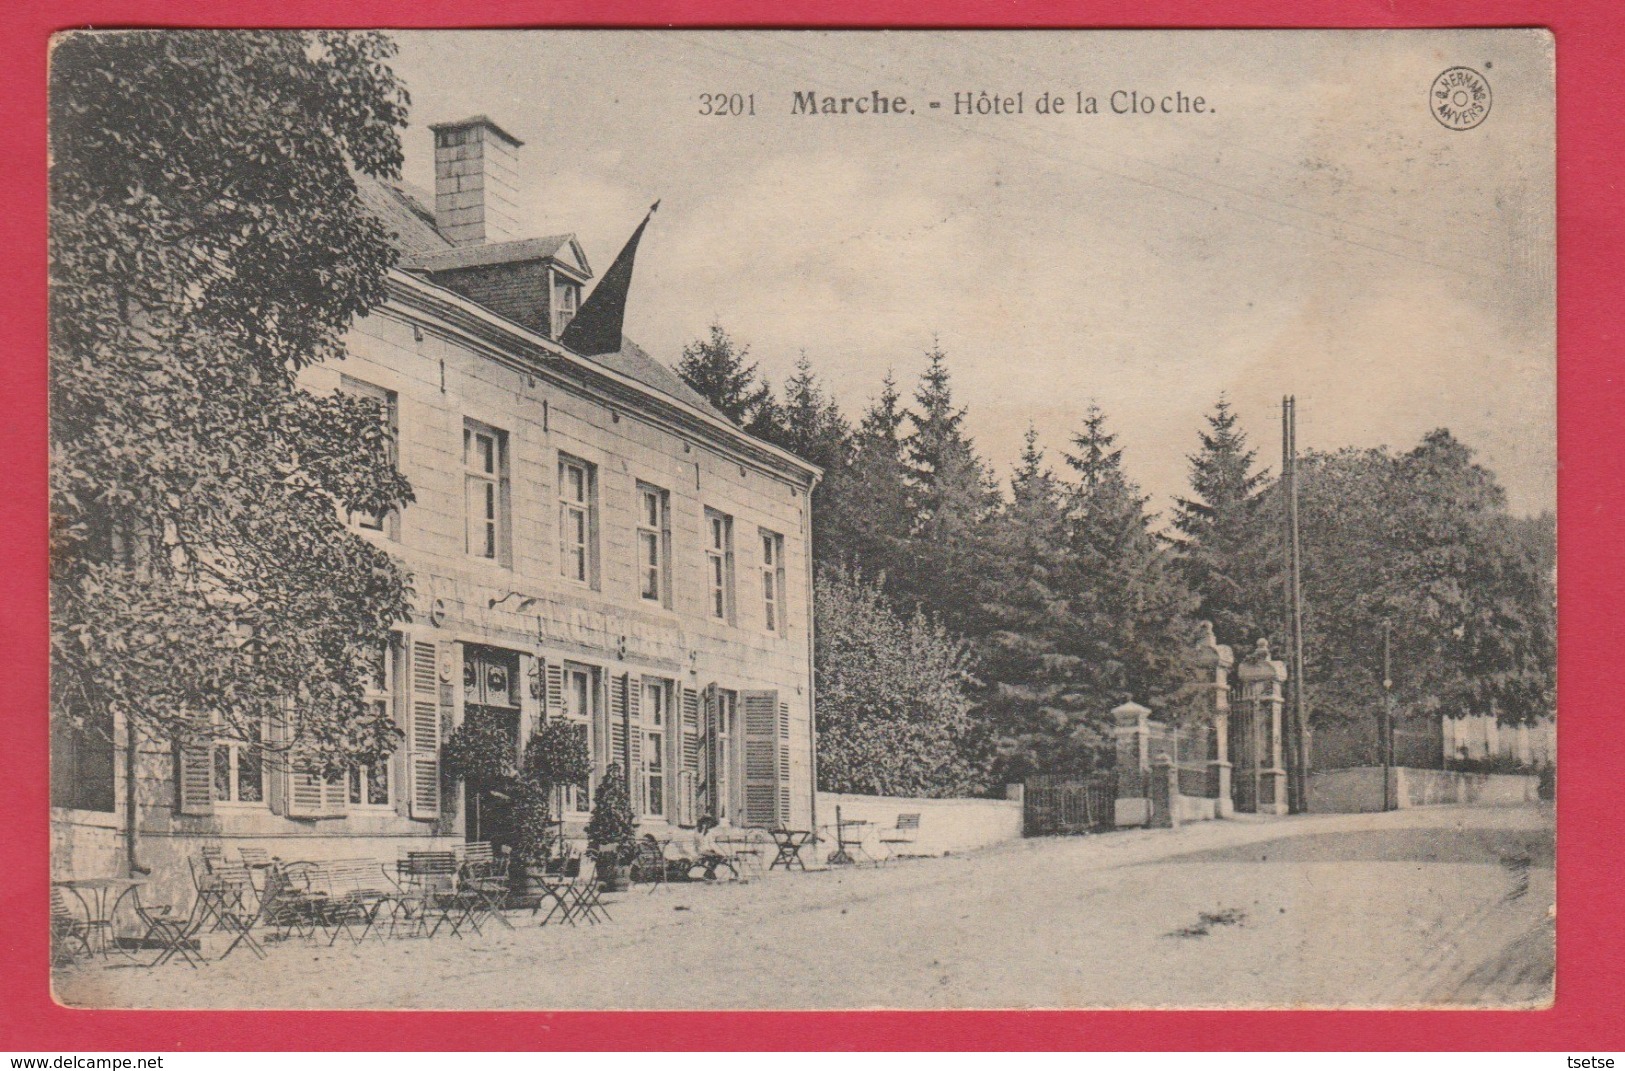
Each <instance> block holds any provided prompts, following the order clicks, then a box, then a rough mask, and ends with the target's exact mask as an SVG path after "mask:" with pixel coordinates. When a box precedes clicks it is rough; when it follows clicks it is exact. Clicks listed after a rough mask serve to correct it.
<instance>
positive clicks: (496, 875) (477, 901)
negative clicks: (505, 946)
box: [458, 841, 513, 933]
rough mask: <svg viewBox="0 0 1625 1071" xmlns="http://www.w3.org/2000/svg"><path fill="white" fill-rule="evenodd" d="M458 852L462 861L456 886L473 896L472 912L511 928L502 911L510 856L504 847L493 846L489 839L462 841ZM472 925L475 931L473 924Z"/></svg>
mask: <svg viewBox="0 0 1625 1071" xmlns="http://www.w3.org/2000/svg"><path fill="white" fill-rule="evenodd" d="M460 854H461V855H462V857H463V865H462V872H461V873H460V874H459V875H458V888H459V889H460V891H462V892H464V893H467V894H468V895H470V896H471V897H473V905H474V906H473V911H474V913H475V914H477V915H479V916H480V917H481V918H494V919H496V920H497V921H498V922H500V923H502V925H503V926H505V927H507V928H508V929H510V930H511V929H513V923H511V922H509V921H508V917H507V916H506V915H504V914H503V913H502V912H503V909H504V908H505V907H507V906H508V866H509V861H510V859H511V858H512V857H511V856H510V855H509V853H508V852H507V851H505V850H497V849H495V848H493V847H492V846H491V843H490V842H489V841H475V842H473V843H471V844H465V845H463V847H462V850H461V853H460ZM470 921H475V920H473V919H471V920H470ZM474 929H475V932H476V933H478V932H479V927H478V926H477V925H476V926H475V928H474Z"/></svg>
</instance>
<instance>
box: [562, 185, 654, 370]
mask: <svg viewBox="0 0 1625 1071" xmlns="http://www.w3.org/2000/svg"><path fill="white" fill-rule="evenodd" d="M659 207H660V202H659V201H656V202H655V203H654V204H652V205H650V206H649V214H648V215H647V216H644V217H643V222H642V223H639V224H638V229H637V230H635V231H633V232H632V237H630V238H628V239H627V240H626V245H625V247H624V248H622V249H621V252H620V255H619V256H617V257H616V258H615V263H613V264H611V265H610V266H609V270H608V271H606V272H604V277H603V278H602V279H601V280H599V282H598V287H597V289H595V290H594V291H593V292H592V295H591V296H590V297H588V298H587V300H586V301H584V302H582V304H581V311H580V312H578V313H576V315H575V319H573V320H571V321H570V322H569V324H568V325H566V326H565V328H564V333H563V334H562V335H561V336H559V341H560V342H562V343H563V344H564V345H566V346H568V347H570V348H571V349H572V350H575V351H576V352H577V353H579V354H581V355H582V356H584V357H597V356H599V355H600V354H605V353H616V352H618V351H619V350H620V348H621V325H622V324H623V322H624V321H625V320H626V297H627V294H628V293H629V292H630V291H631V289H632V261H633V259H634V258H635V257H636V256H637V255H638V240H639V239H641V238H642V237H643V228H645V227H647V226H648V225H649V220H650V219H651V218H653V216H654V214H655V209H657V208H659Z"/></svg>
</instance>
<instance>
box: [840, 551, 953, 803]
mask: <svg viewBox="0 0 1625 1071" xmlns="http://www.w3.org/2000/svg"><path fill="white" fill-rule="evenodd" d="M813 605H814V610H815V613H816V615H817V628H816V644H817V653H816V659H815V662H816V666H817V685H818V688H817V691H818V761H819V787H820V788H822V789H824V790H826V791H832V792H864V793H874V794H877V795H892V796H954V795H963V794H966V793H968V792H972V791H975V790H978V789H980V788H982V787H983V785H984V782H983V780H982V778H981V777H980V776H979V772H978V770H977V769H976V768H975V767H974V766H973V765H972V764H971V762H969V761H967V750H968V745H970V743H971V741H970V739H969V738H970V737H971V736H972V734H973V730H974V724H973V722H972V719H971V701H970V696H969V689H970V688H971V686H972V685H973V683H974V682H973V680H972V678H971V676H970V671H969V660H968V651H967V650H966V648H965V645H964V644H963V643H962V642H960V641H959V640H957V639H955V638H954V637H952V636H950V635H949V634H948V633H947V632H946V631H945V630H944V629H943V628H942V627H941V626H939V625H934V624H932V623H931V622H930V621H928V620H927V619H926V618H925V617H924V616H923V615H921V614H918V613H916V614H914V615H913V616H912V617H905V616H902V615H900V614H898V613H897V612H896V611H895V610H894V609H892V607H891V606H890V605H889V604H888V603H887V600H886V598H885V596H884V595H883V594H882V593H881V591H880V589H879V588H878V587H877V586H876V585H875V584H874V583H872V582H871V581H868V580H866V579H864V577H863V576H862V575H861V574H859V573H856V572H850V571H848V570H846V569H844V568H841V567H840V566H831V567H829V568H826V569H824V570H823V571H822V572H821V573H820V574H819V576H818V579H817V590H816V597H815V599H814V603H813Z"/></svg>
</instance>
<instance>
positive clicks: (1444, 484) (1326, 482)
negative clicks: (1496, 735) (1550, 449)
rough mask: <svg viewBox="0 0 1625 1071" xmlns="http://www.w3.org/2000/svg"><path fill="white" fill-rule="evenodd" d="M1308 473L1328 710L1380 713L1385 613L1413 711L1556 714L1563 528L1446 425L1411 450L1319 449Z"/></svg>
mask: <svg viewBox="0 0 1625 1071" xmlns="http://www.w3.org/2000/svg"><path fill="white" fill-rule="evenodd" d="M1301 465H1302V474H1301V476H1300V498H1301V501H1300V506H1299V511H1300V529H1301V532H1302V540H1303V562H1304V565H1303V591H1304V649H1305V658H1306V661H1307V665H1306V667H1305V676H1306V680H1307V684H1308V692H1307V694H1308V696H1309V700H1310V703H1311V705H1312V706H1313V709H1314V714H1315V717H1316V719H1317V720H1321V721H1334V720H1349V719H1365V720H1371V719H1372V718H1374V716H1375V711H1376V709H1377V708H1378V705H1379V704H1380V702H1381V695H1382V690H1381V642H1382V629H1383V623H1384V622H1389V623H1391V625H1392V628H1393V638H1392V646H1393V652H1394V669H1393V680H1394V694H1395V697H1396V701H1397V703H1398V705H1399V707H1400V710H1401V712H1402V713H1407V714H1422V715H1430V716H1436V715H1453V716H1454V715H1466V714H1488V715H1494V716H1496V717H1498V718H1499V719H1501V720H1502V721H1505V722H1512V723H1515V722H1521V721H1530V720H1534V719H1536V718H1540V717H1543V716H1550V715H1551V714H1552V712H1553V710H1554V703H1555V688H1556V680H1555V670H1556V599H1555V592H1554V585H1553V580H1554V578H1553V575H1552V567H1553V563H1554V561H1555V557H1554V554H1555V546H1556V533H1555V527H1554V526H1553V524H1552V523H1551V518H1550V516H1549V515H1548V516H1547V517H1545V518H1534V519H1517V518H1513V517H1511V516H1510V515H1509V514H1508V513H1507V512H1506V505H1505V493H1504V492H1503V491H1502V489H1501V487H1500V485H1499V484H1497V483H1496V481H1495V479H1494V477H1493V476H1492V475H1491V474H1490V473H1489V472H1488V471H1487V470H1485V469H1484V468H1483V467H1482V466H1480V465H1478V464H1477V463H1475V462H1474V461H1473V459H1472V452H1471V450H1469V449H1468V448H1467V447H1466V446H1465V445H1463V444H1462V443H1461V442H1460V441H1459V440H1457V439H1456V438H1455V437H1454V436H1452V435H1451V434H1450V432H1449V431H1447V430H1445V429H1442V428H1441V429H1438V430H1435V431H1432V432H1429V433H1428V434H1427V435H1426V436H1425V437H1424V438H1423V440H1422V442H1421V443H1420V444H1418V445H1417V446H1416V447H1415V448H1414V449H1412V450H1410V451H1407V452H1406V453H1403V454H1398V455H1395V454H1392V453H1390V452H1388V451H1387V450H1381V449H1373V450H1354V449H1345V450H1341V451H1338V452H1336V453H1331V454H1323V453H1311V454H1309V455H1307V456H1306V457H1305V458H1304V459H1303V461H1302V462H1301Z"/></svg>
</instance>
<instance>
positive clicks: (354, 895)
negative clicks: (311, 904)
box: [317, 859, 391, 945]
mask: <svg viewBox="0 0 1625 1071" xmlns="http://www.w3.org/2000/svg"><path fill="white" fill-rule="evenodd" d="M317 873H318V875H319V877H318V879H317V880H318V883H319V887H320V889H321V891H322V892H325V893H326V896H324V897H323V898H322V899H321V901H320V902H319V905H318V912H317V915H318V919H319V921H320V922H321V923H322V925H323V929H331V930H332V933H331V935H330V936H329V937H328V939H327V943H328V944H329V945H331V944H334V943H335V942H337V941H338V939H339V935H340V934H343V935H344V936H346V937H348V938H350V939H351V940H352V941H354V942H355V943H356V944H360V943H361V942H362V941H364V940H366V938H367V935H368V934H369V933H371V932H372V930H373V926H374V924H375V923H376V922H377V921H378V916H379V914H380V913H381V912H382V911H383V909H384V906H385V904H386V903H388V902H389V900H390V899H391V898H390V896H389V894H388V893H387V892H385V891H384V888H383V885H384V882H383V881H382V880H380V879H381V878H383V877H384V874H383V873H382V871H380V870H379V868H378V865H377V864H376V863H374V862H373V861H372V860H370V859H338V860H334V861H333V862H331V863H327V864H326V865H324V866H323V867H321V868H319V870H318V872H317Z"/></svg>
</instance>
